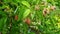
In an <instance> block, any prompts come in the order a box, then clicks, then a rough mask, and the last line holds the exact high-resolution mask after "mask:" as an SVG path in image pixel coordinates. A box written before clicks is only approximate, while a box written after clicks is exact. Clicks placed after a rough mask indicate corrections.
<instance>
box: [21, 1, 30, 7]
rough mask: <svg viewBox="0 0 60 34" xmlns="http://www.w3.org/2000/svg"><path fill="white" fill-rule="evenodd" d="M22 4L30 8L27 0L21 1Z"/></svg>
mask: <svg viewBox="0 0 60 34" xmlns="http://www.w3.org/2000/svg"><path fill="white" fill-rule="evenodd" d="M22 4H23V5H25V6H26V7H28V8H30V4H29V3H28V2H27V1H22Z"/></svg>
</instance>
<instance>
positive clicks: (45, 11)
mask: <svg viewBox="0 0 60 34" xmlns="http://www.w3.org/2000/svg"><path fill="white" fill-rule="evenodd" d="M49 13H50V12H49V9H48V8H44V9H43V15H44V16H45V15H46V14H49Z"/></svg>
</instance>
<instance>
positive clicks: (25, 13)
mask: <svg viewBox="0 0 60 34" xmlns="http://www.w3.org/2000/svg"><path fill="white" fill-rule="evenodd" d="M30 13H31V11H30V9H26V11H25V12H24V13H23V18H26V17H27V16H28V15H29V14H30Z"/></svg>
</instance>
